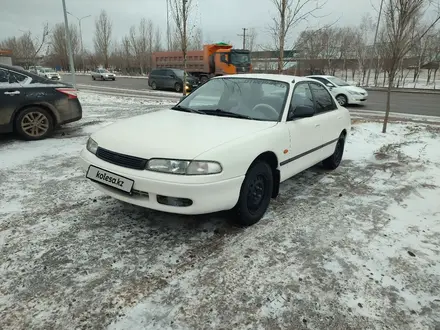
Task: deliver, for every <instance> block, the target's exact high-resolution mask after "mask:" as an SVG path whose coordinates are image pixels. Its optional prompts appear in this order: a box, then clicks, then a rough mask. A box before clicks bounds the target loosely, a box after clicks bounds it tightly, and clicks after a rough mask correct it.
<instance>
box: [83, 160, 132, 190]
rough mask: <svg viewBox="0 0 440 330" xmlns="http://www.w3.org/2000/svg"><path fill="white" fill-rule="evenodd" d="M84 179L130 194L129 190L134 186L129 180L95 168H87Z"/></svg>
mask: <svg viewBox="0 0 440 330" xmlns="http://www.w3.org/2000/svg"><path fill="white" fill-rule="evenodd" d="M86 178H88V179H90V180H92V181H95V182H98V183H102V184H105V185H107V186H110V187H113V188H116V189H119V190H122V191H125V192H127V193H130V192H131V189H132V188H133V185H134V181H133V180H131V179H127V178H124V177H123V176H120V175H117V174H114V173H112V172H109V171H106V170H103V169H101V168H98V167H95V166H89V169H88V170H87V174H86Z"/></svg>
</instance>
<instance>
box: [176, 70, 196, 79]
mask: <svg viewBox="0 0 440 330" xmlns="http://www.w3.org/2000/svg"><path fill="white" fill-rule="evenodd" d="M173 72H174V74H175V75H176V76H177V77H179V78H181V79H183V73H184V72H185V71H183V70H173ZM186 76H187V77H192V75H191V74H189V73H188V72H187V73H186Z"/></svg>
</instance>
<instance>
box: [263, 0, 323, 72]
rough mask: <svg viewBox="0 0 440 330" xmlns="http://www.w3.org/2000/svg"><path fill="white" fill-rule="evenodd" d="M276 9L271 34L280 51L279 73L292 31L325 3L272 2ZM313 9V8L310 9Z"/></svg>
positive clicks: (303, 0) (313, 0)
mask: <svg viewBox="0 0 440 330" xmlns="http://www.w3.org/2000/svg"><path fill="white" fill-rule="evenodd" d="M270 1H271V2H272V3H273V5H274V6H275V9H276V16H275V17H274V18H273V19H272V20H273V22H272V25H271V26H270V27H269V32H270V34H271V37H272V38H273V42H274V44H275V48H276V50H277V51H279V55H278V72H279V73H281V72H282V71H283V64H284V49H285V44H286V41H287V39H288V38H289V36H290V33H291V32H292V29H293V28H294V27H295V26H296V25H298V24H299V23H300V22H302V21H307V20H308V18H309V17H311V16H312V17H315V16H314V13H315V12H316V11H317V10H319V9H321V8H322V7H323V5H324V4H325V3H321V4H320V3H319V2H318V0H270ZM310 7H311V8H310Z"/></svg>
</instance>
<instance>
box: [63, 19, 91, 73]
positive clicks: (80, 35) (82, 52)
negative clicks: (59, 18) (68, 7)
mask: <svg viewBox="0 0 440 330" xmlns="http://www.w3.org/2000/svg"><path fill="white" fill-rule="evenodd" d="M67 13H68V14H69V15H70V16H72V17H75V18H76V19H77V20H78V25H79V39H80V42H81V60H82V69H83V71H84V67H85V64H84V43H83V37H82V29H81V21H82V20H83V19H84V18H87V17H91V16H92V15H87V16H83V17H81V18H78V17H76V16H75V15H73V14H72V13H71V12H67Z"/></svg>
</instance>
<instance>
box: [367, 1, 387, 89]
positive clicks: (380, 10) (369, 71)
mask: <svg viewBox="0 0 440 330" xmlns="http://www.w3.org/2000/svg"><path fill="white" fill-rule="evenodd" d="M382 7H383V0H381V2H380V9H379V16H378V18H377V24H376V33H375V34H374V41H373V50H372V54H371V58H370V65H369V66H368V74H367V86H369V84H370V74H371V67H372V65H373V58H374V56H375V55H376V41H377V34H378V32H379V24H380V17H381V16H382Z"/></svg>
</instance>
